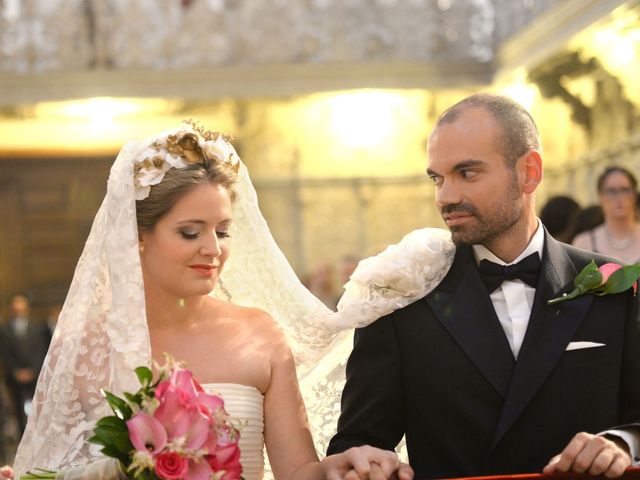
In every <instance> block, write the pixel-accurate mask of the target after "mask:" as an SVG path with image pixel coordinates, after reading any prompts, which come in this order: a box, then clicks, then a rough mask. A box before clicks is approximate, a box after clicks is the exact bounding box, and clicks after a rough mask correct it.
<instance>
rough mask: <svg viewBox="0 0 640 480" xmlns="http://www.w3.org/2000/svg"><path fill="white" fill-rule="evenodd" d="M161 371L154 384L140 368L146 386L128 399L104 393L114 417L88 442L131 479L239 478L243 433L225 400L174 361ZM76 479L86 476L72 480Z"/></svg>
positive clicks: (28, 478) (30, 478)
mask: <svg viewBox="0 0 640 480" xmlns="http://www.w3.org/2000/svg"><path fill="white" fill-rule="evenodd" d="M158 370H159V378H158V379H157V380H155V381H154V380H153V376H152V372H151V370H150V369H149V368H147V367H138V368H137V369H136V370H135V372H136V375H137V376H138V379H139V380H140V383H141V384H142V387H141V388H140V390H138V391H137V392H136V393H133V394H132V393H128V392H125V393H124V397H125V398H119V397H117V396H115V395H113V394H111V393H109V392H106V391H103V392H102V393H103V395H104V396H105V398H106V400H107V402H108V403H109V406H110V407H111V409H112V410H113V413H114V415H111V416H107V417H103V418H101V419H100V420H98V422H97V423H96V426H95V428H94V430H93V433H94V435H93V437H91V438H90V439H89V442H92V443H95V444H98V445H102V449H101V451H102V453H103V454H104V455H105V456H107V457H112V458H114V459H117V460H118V461H119V463H120V468H121V471H122V472H124V473H125V475H126V476H127V477H128V478H131V479H136V480H178V479H186V480H210V479H211V478H215V479H216V480H236V479H240V478H241V476H240V475H241V473H242V466H241V464H240V449H239V447H238V441H239V438H240V434H239V432H238V430H237V429H236V428H234V427H233V426H232V425H231V423H230V422H229V418H228V415H227V413H226V412H225V410H224V402H223V400H222V398H220V397H219V396H217V395H211V394H208V393H205V391H204V390H203V388H202V386H201V385H200V384H199V383H198V381H197V380H195V379H194V378H193V374H192V373H191V372H190V371H189V370H185V369H183V368H180V367H179V366H178V365H177V364H176V363H175V362H173V361H172V360H171V359H169V361H168V363H167V365H165V366H160V367H159V368H158ZM88 467H91V465H89V466H88ZM100 468H101V470H102V471H104V468H103V467H102V466H101V467H100ZM51 474H55V472H48V471H42V470H40V471H39V472H29V473H28V474H27V475H24V476H22V478H21V480H36V479H50V478H55V476H52V475H51ZM76 476H80V477H83V476H84V475H82V474H80V475H71V478H75V477H76ZM88 476H93V475H88ZM98 476H99V477H102V476H103V475H102V474H100V475H98Z"/></svg>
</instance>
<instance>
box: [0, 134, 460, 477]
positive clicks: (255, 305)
mask: <svg viewBox="0 0 640 480" xmlns="http://www.w3.org/2000/svg"><path fill="white" fill-rule="evenodd" d="M447 242H448V240H447V239H446V238H438V239H437V241H436V244H437V245H436V248H435V250H437V251H434V252H429V255H431V257H437V258H442V259H443V260H441V262H442V266H441V267H439V268H435V269H434V271H435V272H436V274H435V275H433V277H434V278H432V279H431V280H432V283H437V281H439V279H440V278H441V277H442V276H444V273H446V269H447V268H448V264H449V263H450V257H451V255H450V253H451V249H449V247H448V243H447ZM438 248H439V249H440V250H438ZM232 251H233V254H231V252H232ZM441 253H445V255H440V254H441ZM431 257H430V258H431ZM373 266H374V267H376V266H375V265H373ZM432 267H433V265H432ZM376 268H377V267H376ZM376 268H374V271H377V270H376ZM365 270H366V269H365ZM378 271H379V270H378ZM396 280H397V279H396ZM352 283H353V285H352V286H351V294H350V295H349V292H350V290H349V289H348V290H347V294H348V295H346V300H345V299H343V300H345V301H344V302H343V307H344V308H343V311H344V313H346V315H340V314H333V313H332V312H330V311H328V310H327V309H326V307H324V305H322V304H321V302H320V301H318V300H317V299H315V297H313V296H312V295H311V294H310V293H309V292H308V291H307V290H306V289H305V288H304V287H303V286H302V285H301V284H300V282H299V281H298V279H297V278H296V276H295V274H294V272H293V270H292V269H291V267H290V266H289V264H288V263H287V261H286V259H285V258H284V255H283V254H282V252H281V251H280V250H279V249H278V247H277V245H276V244H275V241H274V240H273V238H272V236H271V234H270V232H269V230H268V227H267V226H266V223H265V221H264V219H263V218H262V216H261V214H260V211H259V209H258V204H257V198H256V194H255V190H254V189H253V187H252V185H251V182H250V180H249V177H248V174H247V171H246V168H245V166H244V165H243V164H242V162H241V161H240V159H239V158H238V156H237V154H236V152H235V151H234V149H233V147H232V146H231V144H230V143H229V142H228V139H227V138H226V137H225V136H223V135H220V134H218V133H214V132H211V131H205V130H204V129H202V128H201V127H199V126H197V125H196V124H193V123H191V124H190V125H189V126H184V127H181V128H178V129H175V130H173V131H171V132H168V133H167V132H165V133H163V134H160V135H158V136H156V137H154V138H151V139H149V140H146V141H143V142H130V143H127V144H126V145H125V146H124V147H123V148H122V150H121V151H120V153H119V155H118V157H117V159H116V161H115V163H114V165H113V167H112V169H111V174H110V177H109V181H108V188H107V194H106V197H105V199H104V202H103V204H102V206H101V208H100V210H99V211H98V213H97V215H96V218H95V220H94V224H93V227H92V230H91V233H90V235H89V238H88V240H87V243H86V245H85V249H84V252H83V254H82V256H81V258H80V260H79V262H78V266H77V268H76V271H75V274H74V279H73V282H72V284H71V288H70V290H69V294H68V297H67V300H66V302H65V305H64V308H63V311H62V313H61V316H60V321H59V323H58V326H57V328H56V332H55V335H54V338H53V340H52V343H51V346H50V349H49V353H48V355H47V359H46V361H45V365H44V367H43V369H42V373H41V375H40V378H39V381H38V386H37V389H36V395H35V397H34V401H33V406H32V414H31V416H30V418H29V422H28V425H27V429H26V431H25V434H24V437H23V439H22V442H21V444H20V446H19V449H18V453H17V456H16V459H15V464H14V469H15V475H16V478H19V476H20V475H21V474H23V473H25V472H26V471H27V470H29V469H33V468H38V467H39V468H46V469H54V470H58V469H66V468H69V467H73V466H78V465H86V464H90V463H92V462H94V461H96V460H97V459H99V458H101V456H100V453H99V451H98V447H96V446H95V445H91V444H89V443H88V442H87V439H88V438H89V437H90V436H91V431H92V428H93V426H94V424H95V421H96V420H97V419H99V418H101V417H103V416H105V415H108V414H109V411H108V406H107V404H106V402H105V401H104V400H103V399H102V397H101V394H100V390H101V389H103V388H104V389H106V390H109V391H112V392H114V393H116V394H120V393H122V392H123V391H134V390H136V389H137V380H136V377H135V374H134V369H135V368H136V367H137V366H139V365H150V364H151V362H152V360H157V361H162V360H163V358H164V354H165V353H169V354H171V355H172V356H173V357H174V358H176V359H178V360H181V361H184V362H185V364H186V366H187V368H189V369H190V370H191V371H192V372H193V373H194V376H195V377H196V378H198V380H199V381H200V382H201V383H202V384H203V386H204V388H205V389H207V390H208V391H211V392H215V393H218V394H220V395H221V396H222V397H223V399H224V400H225V408H226V410H227V411H228V412H229V414H230V415H231V417H232V418H233V419H235V420H236V421H238V422H239V423H240V424H241V425H242V428H241V435H240V451H241V463H242V465H243V469H244V471H243V474H242V475H243V477H244V478H245V479H247V480H255V479H261V478H262V477H263V475H264V461H263V453H262V452H263V446H266V450H267V454H268V457H269V463H270V466H271V469H272V472H273V475H274V477H275V478H286V479H289V478H331V479H334V478H343V477H345V475H346V476H347V478H363V479H366V478H369V476H370V475H371V476H372V478H389V477H390V476H392V475H395V474H397V475H398V476H399V477H400V478H401V479H402V480H408V479H410V478H411V477H412V475H413V474H412V471H411V469H410V468H409V467H408V466H406V465H404V464H401V463H400V462H399V460H398V458H397V456H396V455H395V453H392V452H386V451H382V450H378V449H375V448H373V447H360V448H356V449H351V450H349V451H347V452H345V453H344V454H340V455H332V456H329V457H326V458H324V459H323V460H322V461H318V457H317V454H316V450H315V448H314V444H313V441H312V436H311V431H310V427H309V424H308V421H307V415H306V413H305V406H304V402H303V399H302V395H301V393H300V389H299V386H298V382H297V379H296V366H297V367H298V377H299V378H301V381H302V384H303V387H305V388H304V389H305V392H306V399H307V404H308V405H309V406H310V409H311V412H312V420H313V423H315V424H316V425H315V427H316V428H317V429H319V430H320V431H323V430H326V429H327V428H329V429H334V428H335V424H334V425H329V424H330V423H331V422H333V421H334V420H335V417H336V410H337V408H336V407H335V404H336V398H337V397H336V396H335V393H336V392H339V390H340V387H341V385H340V378H339V377H340V375H343V373H341V362H342V359H343V358H346V353H348V350H345V348H346V347H345V346H346V345H349V337H348V334H345V333H343V334H337V332H338V331H339V330H345V329H349V328H352V327H354V326H362V325H363V324H366V323H370V322H371V321H373V320H374V319H375V318H378V317H379V316H380V315H381V314H385V313H388V311H387V312H385V311H383V310H384V309H385V308H387V309H388V308H390V309H395V308H398V307H399V306H402V305H396V304H397V303H398V301H399V302H400V303H401V304H402V303H404V304H406V303H409V302H410V301H412V300H411V295H400V297H401V298H399V299H398V295H395V294H394V295H390V292H392V293H393V288H392V285H391V288H389V285H387V286H386V287H385V288H373V289H372V290H371V289H369V290H368V291H367V289H366V288H365V289H364V290H363V288H358V285H357V282H356V281H355V280H354V282H352ZM383 283H384V282H383ZM391 283H393V282H391ZM400 283H401V282H400ZM426 283H427V286H425V288H428V284H429V282H426ZM421 295H422V292H413V297H415V298H420V296H421ZM376 298H377V299H379V300H380V299H381V300H382V303H383V304H384V307H382V309H380V308H378V309H376V308H369V307H370V306H371V304H370V301H371V300H372V299H373V300H375V299H376ZM391 298H393V299H394V300H390V299H391ZM415 298H414V299H415ZM373 303H374V304H375V301H374V302H373ZM240 305H243V306H240ZM389 311H390V310H389ZM266 312H269V313H266ZM271 315H272V316H273V318H272V316H271ZM274 319H275V320H274ZM323 358H324V360H321V359H323ZM328 358H330V359H331V360H330V361H326V359H328ZM336 372H338V373H337V374H336ZM325 375H329V380H330V381H329V383H328V384H327V383H326V380H325V383H324V384H321V383H320V382H319V379H320V378H321V377H324V376H325ZM332 381H333V382H334V383H335V384H334V383H332ZM323 385H324V389H325V391H324V392H323V391H322V387H323ZM316 420H317V421H316ZM330 433H331V432H329V433H328V434H327V435H326V436H328V435H330ZM0 474H3V475H8V472H6V471H5V472H0Z"/></svg>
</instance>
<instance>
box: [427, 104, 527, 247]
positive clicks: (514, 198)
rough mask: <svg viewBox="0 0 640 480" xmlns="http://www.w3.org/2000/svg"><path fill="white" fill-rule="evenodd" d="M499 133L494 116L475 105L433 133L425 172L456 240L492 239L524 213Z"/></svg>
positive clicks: (457, 243) (516, 183) (463, 241)
mask: <svg viewBox="0 0 640 480" xmlns="http://www.w3.org/2000/svg"><path fill="white" fill-rule="evenodd" d="M500 135H501V129H500V126H499V125H498V124H497V122H496V121H495V119H494V118H493V117H492V116H491V114H490V113H489V112H487V111H486V110H484V109H482V108H478V107H469V108H467V109H466V110H463V111H462V112H461V113H460V114H459V116H458V117H456V118H455V119H454V120H453V121H452V122H451V123H444V124H441V125H440V126H438V127H437V128H436V129H435V130H434V131H433V133H432V134H431V137H430V139H429V149H428V153H429V167H428V168H427V173H428V174H429V176H430V177H431V179H432V180H433V181H434V183H435V185H436V203H437V207H438V209H439V211H440V214H441V215H442V218H443V220H444V221H445V223H446V224H447V227H448V228H449V230H450V231H451V236H452V239H453V241H454V243H455V244H456V245H465V244H469V245H473V244H485V245H486V244H488V243H491V242H492V241H494V240H496V239H497V238H499V237H500V236H501V235H503V234H504V233H505V232H507V231H509V229H511V228H512V227H513V226H514V225H515V224H516V223H517V222H518V220H519V219H520V217H521V216H522V208H523V196H522V192H521V191H520V187H519V184H518V179H517V174H516V170H515V168H513V167H512V166H510V165H507V163H506V162H505V158H504V154H503V152H502V150H503V149H502V148H501V145H502V143H501V136H500Z"/></svg>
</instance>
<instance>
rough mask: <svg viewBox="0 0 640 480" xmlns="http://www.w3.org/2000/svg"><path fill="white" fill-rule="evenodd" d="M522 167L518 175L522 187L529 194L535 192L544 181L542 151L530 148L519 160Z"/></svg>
mask: <svg viewBox="0 0 640 480" xmlns="http://www.w3.org/2000/svg"><path fill="white" fill-rule="evenodd" d="M518 163H519V166H520V168H519V169H518V170H519V171H518V175H519V177H520V187H521V188H522V191H523V192H524V193H527V194H531V193H533V192H535V190H536V188H538V185H540V182H542V157H541V156H540V152H538V151H536V150H529V151H528V152H527V153H525V154H524V155H523V156H522V158H520V161H519V162H518Z"/></svg>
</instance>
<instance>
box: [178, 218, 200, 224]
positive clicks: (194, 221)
mask: <svg viewBox="0 0 640 480" xmlns="http://www.w3.org/2000/svg"><path fill="white" fill-rule="evenodd" d="M185 223H197V224H198V225H204V224H206V223H207V222H205V221H204V220H199V219H195V218H194V219H189V220H181V221H179V222H176V224H177V225H182V224H185Z"/></svg>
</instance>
